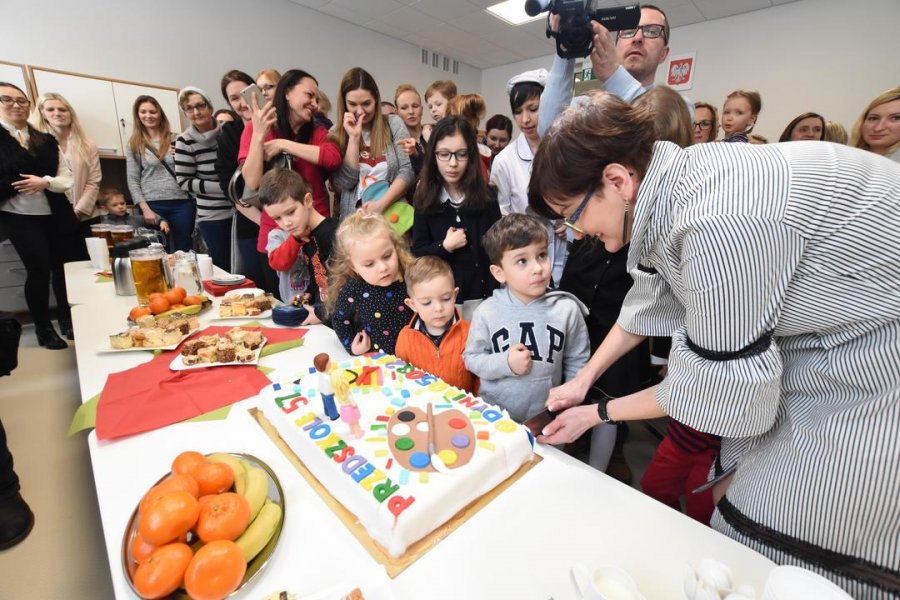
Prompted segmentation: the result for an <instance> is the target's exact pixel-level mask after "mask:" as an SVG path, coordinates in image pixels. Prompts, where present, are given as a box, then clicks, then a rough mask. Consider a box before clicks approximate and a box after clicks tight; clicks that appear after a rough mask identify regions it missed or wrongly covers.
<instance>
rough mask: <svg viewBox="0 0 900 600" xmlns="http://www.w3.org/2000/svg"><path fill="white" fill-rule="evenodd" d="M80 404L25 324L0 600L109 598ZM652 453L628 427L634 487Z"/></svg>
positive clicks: (69, 356)
mask: <svg viewBox="0 0 900 600" xmlns="http://www.w3.org/2000/svg"><path fill="white" fill-rule="evenodd" d="M80 402H81V400H80V395H79V390H78V374H77V371H76V364H75V351H74V349H73V348H70V349H69V350H56V351H50V350H45V349H42V348H40V347H39V346H38V345H37V341H36V340H35V337H34V329H33V327H31V326H26V327H25V330H24V331H23V333H22V342H21V345H20V348H19V367H18V369H16V370H15V371H13V374H12V375H11V376H9V377H4V378H2V379H0V418H2V419H3V425H4V427H5V428H6V433H7V437H8V441H9V447H10V450H11V451H12V454H13V458H14V460H15V468H16V473H18V475H19V479H20V480H21V484H22V495H23V496H24V497H25V499H26V500H27V502H28V503H29V504H30V505H31V508H32V510H33V511H34V514H35V517H36V522H35V526H34V530H33V531H32V533H31V535H30V536H29V537H28V539H26V540H25V541H24V542H23V543H21V544H19V545H18V546H16V547H15V548H12V549H11V550H7V551H5V552H0V600H18V599H20V598H22V599H24V598H37V599H39V600H64V599H65V600H69V599H78V600H80V599H86V600H87V599H89V600H102V599H106V598H112V597H113V590H112V582H111V580H110V571H109V561H108V558H107V555H106V549H105V546H104V542H103V534H102V531H101V526H100V515H99V510H98V507H97V497H96V490H95V488H94V478H93V474H92V472H91V466H90V456H89V454H88V449H87V440H86V436H87V434H86V433H79V434H76V435H75V436H73V437H71V438H69V437H66V431H67V429H68V427H69V423H70V421H71V419H72V415H73V413H74V411H75V409H76V408H77V407H78V405H79V404H80ZM654 448H655V440H654V439H653V438H652V437H651V436H650V435H649V433H647V431H646V430H645V429H644V428H643V427H642V426H640V425H638V426H636V427H633V428H632V434H631V436H630V439H629V441H628V443H627V444H626V446H625V454H626V458H627V460H628V464H629V465H630V466H631V468H632V469H633V470H634V474H635V477H634V482H633V484H632V485H633V486H635V487H637V485H638V483H637V482H638V481H639V480H640V476H641V474H643V471H644V469H645V468H646V465H647V462H648V461H649V459H650V456H652V454H653V451H654Z"/></svg>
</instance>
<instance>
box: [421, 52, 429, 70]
mask: <svg viewBox="0 0 900 600" xmlns="http://www.w3.org/2000/svg"><path fill="white" fill-rule="evenodd" d="M422 64H423V65H425V66H426V67H427V66H428V50H427V49H425V48H422Z"/></svg>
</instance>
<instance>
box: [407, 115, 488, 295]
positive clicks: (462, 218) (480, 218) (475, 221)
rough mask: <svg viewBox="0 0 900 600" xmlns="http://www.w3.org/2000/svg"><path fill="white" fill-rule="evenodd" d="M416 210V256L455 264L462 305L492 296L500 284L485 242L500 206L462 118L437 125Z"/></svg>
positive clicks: (414, 248) (420, 182)
mask: <svg viewBox="0 0 900 600" xmlns="http://www.w3.org/2000/svg"><path fill="white" fill-rule="evenodd" d="M413 205H414V207H415V211H416V212H415V217H414V220H413V247H412V250H413V254H415V255H416V256H437V257H439V258H442V259H444V260H445V261H447V263H449V264H450V268H451V269H453V278H454V280H455V281H456V285H457V286H458V287H459V295H458V296H457V302H459V303H460V304H463V303H464V302H465V301H467V300H468V301H472V300H482V299H484V298H487V297H488V296H490V295H491V294H492V293H493V291H494V289H496V287H497V283H496V280H495V279H494V277H493V276H491V273H490V264H491V263H490V260H488V257H487V254H486V253H485V251H484V248H483V247H482V245H481V238H482V237H483V236H484V234H485V233H487V230H488V229H490V227H491V225H493V224H494V223H495V222H497V221H498V220H499V219H500V207H499V206H498V204H497V196H496V192H495V191H494V190H493V189H492V188H490V187H489V186H488V185H487V183H486V182H485V179H484V175H483V174H482V171H481V162H480V160H479V155H478V150H477V142H476V139H475V131H474V130H473V129H472V126H471V125H470V124H469V123H468V122H466V120H465V119H463V118H462V117H453V116H451V117H446V118H444V119H441V120H440V121H438V123H437V125H435V126H434V130H433V131H432V132H431V141H430V142H429V144H428V148H427V149H426V151H425V164H424V166H423V168H422V174H421V180H420V181H419V186H418V187H417V188H416V195H415V198H414V201H413ZM466 312H468V310H467V311H466Z"/></svg>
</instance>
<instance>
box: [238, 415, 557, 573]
mask: <svg viewBox="0 0 900 600" xmlns="http://www.w3.org/2000/svg"><path fill="white" fill-rule="evenodd" d="M248 412H249V413H250V416H252V417H253V419H254V420H256V422H257V423H259V426H260V427H261V428H262V430H263V431H264V432H265V433H266V435H268V436H269V437H270V438H271V439H272V441H273V442H274V443H275V445H276V446H278V448H279V449H280V450H281V452H282V453H283V454H284V455H285V457H286V458H287V459H288V460H289V461H290V462H291V464H293V465H294V467H295V468H296V469H297V471H299V472H300V475H302V476H303V478H304V479H305V480H306V481H307V483H309V485H310V486H311V487H312V488H313V490H315V491H316V493H317V494H319V496H320V497H321V498H322V500H323V501H324V502H325V504H327V505H328V507H329V508H330V509H331V511H332V512H333V513H334V514H335V515H336V516H337V517H338V519H340V521H341V522H342V523H343V524H344V526H345V527H346V528H347V529H349V530H350V533H352V534H353V536H354V537H355V538H356V539H357V540H358V541H359V543H360V544H362V546H363V548H365V549H366V551H367V552H368V553H369V555H370V556H371V557H372V558H374V559H375V560H376V561H377V562H378V563H379V564H381V565H382V566H383V567H384V570H385V571H386V572H387V574H388V576H389V577H390V578H391V579H394V578H395V577H397V575H399V574H400V573H402V572H403V571H404V570H406V568H407V567H409V566H410V565H412V564H413V563H414V562H416V561H417V560H419V559H420V558H421V557H423V556H424V555H425V554H426V553H427V552H428V551H429V550H431V549H432V548H434V547H435V546H436V545H437V544H438V543H439V542H440V541H441V540H443V539H444V538H445V537H447V536H448V535H450V534H451V533H452V532H453V531H455V530H456V529H457V528H458V527H459V526H460V525H462V524H463V523H465V522H466V521H468V520H469V519H470V518H471V517H472V516H473V515H474V514H475V513H477V512H478V511H480V510H481V509H482V508H484V507H485V506H487V504H488V503H489V502H491V501H492V500H493V499H494V498H496V497H497V496H498V495H500V494H501V493H502V492H503V491H504V490H505V489H506V488H508V487H509V486H511V485H512V484H513V483H515V482H516V481H517V480H518V479H519V478H520V477H522V475H524V474H525V473H527V472H528V471H529V470H530V469H531V468H532V467H534V466H535V465H536V464H538V463H539V462H541V461H542V460H543V458H542V457H541V456H540V455H538V454H532V457H531V460H529V461H527V462H525V463H524V464H523V465H522V466H521V467H519V469H518V470H517V471H516V472H515V473H513V474H512V475H510V476H509V477H507V478H506V479H505V480H503V481H502V482H500V483H499V484H498V485H497V486H496V487H495V488H493V489H492V490H491V491H489V492H487V493H486V494H484V495H482V496H481V497H480V498H478V499H476V500H475V501H474V502H471V503H470V504H468V505H467V506H465V507H463V508H462V509H460V511H459V512H457V513H456V514H455V515H453V516H452V517H451V518H450V519H448V520H447V522H446V523H444V524H443V525H440V526H439V527H437V528H436V529H435V530H434V531H432V532H431V533H429V534H428V535H426V536H425V537H424V538H422V539H420V540H419V541H417V542H415V543H413V544H410V546H409V547H408V548H407V549H406V552H404V553H403V555H402V556H397V557H394V556H391V555H390V554H388V553H387V551H386V550H385V549H384V548H383V547H382V546H381V545H380V544H378V543H377V542H376V541H375V540H373V539H372V537H371V536H370V535H369V532H368V531H366V528H365V527H363V526H362V525H361V524H360V523H359V520H358V519H357V518H356V515H354V514H353V513H352V512H350V511H349V510H347V509H346V508H345V507H344V505H343V504H341V503H340V502H338V500H337V499H335V497H334V496H332V495H331V492H329V491H328V490H327V489H326V488H325V486H323V485H322V483H321V482H320V481H319V480H318V479H317V478H316V477H315V476H314V475H313V474H312V473H311V472H310V471H309V469H307V468H306V465H305V464H303V461H302V460H300V458H299V457H298V456H297V455H296V454H295V453H294V451H293V450H291V448H290V446H288V444H287V442H285V441H284V439H283V438H282V437H281V434H280V433H278V430H277V429H276V428H275V426H274V425H272V424H271V423H270V422H269V420H268V419H267V418H266V417H265V415H264V414H263V411H261V410H259V409H258V408H251V409H249V411H248Z"/></svg>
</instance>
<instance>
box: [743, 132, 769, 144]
mask: <svg viewBox="0 0 900 600" xmlns="http://www.w3.org/2000/svg"><path fill="white" fill-rule="evenodd" d="M747 141H748V142H750V143H751V144H768V143H769V138H767V137H766V136H764V135H759V134H758V133H751V134H750V135H748V136H747Z"/></svg>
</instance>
